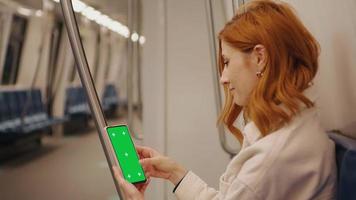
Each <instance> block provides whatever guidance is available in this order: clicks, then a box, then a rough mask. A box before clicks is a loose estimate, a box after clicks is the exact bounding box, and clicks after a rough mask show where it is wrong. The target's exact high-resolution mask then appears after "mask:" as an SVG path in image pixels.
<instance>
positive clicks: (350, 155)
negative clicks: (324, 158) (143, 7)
mask: <svg viewBox="0 0 356 200" xmlns="http://www.w3.org/2000/svg"><path fill="white" fill-rule="evenodd" d="M328 134H329V137H330V138H331V139H332V140H333V141H334V142H335V144H336V162H337V167H338V187H337V199H338V200H354V199H356V170H355V169H356V140H354V139H351V138H348V137H346V136H343V135H341V134H340V132H338V131H331V132H328Z"/></svg>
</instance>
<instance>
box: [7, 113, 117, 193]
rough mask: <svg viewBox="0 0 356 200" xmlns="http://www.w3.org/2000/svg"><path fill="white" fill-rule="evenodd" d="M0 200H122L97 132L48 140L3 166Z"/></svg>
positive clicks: (46, 138) (43, 140) (45, 139)
mask: <svg viewBox="0 0 356 200" xmlns="http://www.w3.org/2000/svg"><path fill="white" fill-rule="evenodd" d="M122 121H123V120H115V124H118V123H122ZM109 124H112V123H109ZM0 199H2V200H17V199H18V200H20V199H21V200H23V199H36V200H42V199H51V200H57V199H58V200H63V199H66V200H68V199H76V200H77V199H85V200H90V199H93V200H94V199H104V200H111V199H118V197H117V194H116V190H115V186H114V184H113V180H112V178H111V175H110V172H109V169H108V165H107V162H106V159H105V156H104V153H103V150H102V147H101V145H100V141H99V137H98V135H97V132H96V130H95V129H94V128H92V129H91V130H90V131H88V132H86V133H80V134H78V133H77V134H70V135H69V134H67V135H65V136H64V137H60V138H57V139H56V138H54V137H48V136H45V137H44V138H42V145H41V146H40V147H37V148H34V149H32V150H31V151H29V152H26V153H24V154H22V155H21V156H16V158H14V159H11V160H7V161H5V162H4V163H1V164H0Z"/></svg>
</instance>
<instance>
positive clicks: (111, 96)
mask: <svg viewBox="0 0 356 200" xmlns="http://www.w3.org/2000/svg"><path fill="white" fill-rule="evenodd" d="M118 105H119V97H118V93H117V91H116V89H115V86H114V85H113V84H108V85H106V87H105V90H104V94H103V98H102V107H103V110H104V111H109V110H114V109H115V108H116V107H117V106H118Z"/></svg>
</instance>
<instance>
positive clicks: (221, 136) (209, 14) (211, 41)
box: [205, 0, 238, 157]
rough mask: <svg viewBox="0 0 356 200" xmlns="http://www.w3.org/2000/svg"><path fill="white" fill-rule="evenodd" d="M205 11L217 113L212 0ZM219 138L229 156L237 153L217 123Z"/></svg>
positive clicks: (219, 100)
mask: <svg viewBox="0 0 356 200" xmlns="http://www.w3.org/2000/svg"><path fill="white" fill-rule="evenodd" d="M205 3H206V12H207V22H208V29H209V46H210V48H209V49H210V54H211V63H212V70H213V76H214V77H213V81H214V93H215V95H214V96H215V107H216V113H217V115H218V114H219V113H220V112H221V107H222V102H221V91H220V86H219V79H220V77H219V73H218V71H217V70H218V67H217V63H218V62H217V56H216V52H217V51H216V49H217V48H216V43H215V29H214V25H215V23H214V16H213V8H212V1H211V0H206V1H205ZM218 131H219V140H220V145H221V147H222V148H223V150H224V151H225V152H226V153H228V154H229V155H230V156H231V157H233V156H234V155H236V154H237V152H238V151H237V150H234V149H232V148H231V147H229V146H228V145H227V142H226V133H225V130H224V127H223V126H221V125H219V126H218Z"/></svg>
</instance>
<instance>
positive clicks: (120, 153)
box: [106, 125, 146, 184]
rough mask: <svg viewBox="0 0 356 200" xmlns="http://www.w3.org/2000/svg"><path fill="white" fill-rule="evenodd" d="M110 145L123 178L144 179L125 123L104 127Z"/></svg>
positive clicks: (139, 180)
mask: <svg viewBox="0 0 356 200" xmlns="http://www.w3.org/2000/svg"><path fill="white" fill-rule="evenodd" d="M106 132H107V134H108V136H109V138H110V142H111V145H112V147H113V150H114V152H115V155H116V159H117V161H118V164H119V165H120V168H121V171H122V174H123V176H124V178H125V179H126V180H127V181H128V182H130V183H132V184H136V183H142V182H145V181H146V176H145V174H144V171H143V169H142V166H141V164H140V163H139V158H138V155H137V152H136V149H135V146H134V143H133V142H132V139H131V136H130V132H129V129H128V127H127V126H126V125H118V126H110V127H106Z"/></svg>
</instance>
